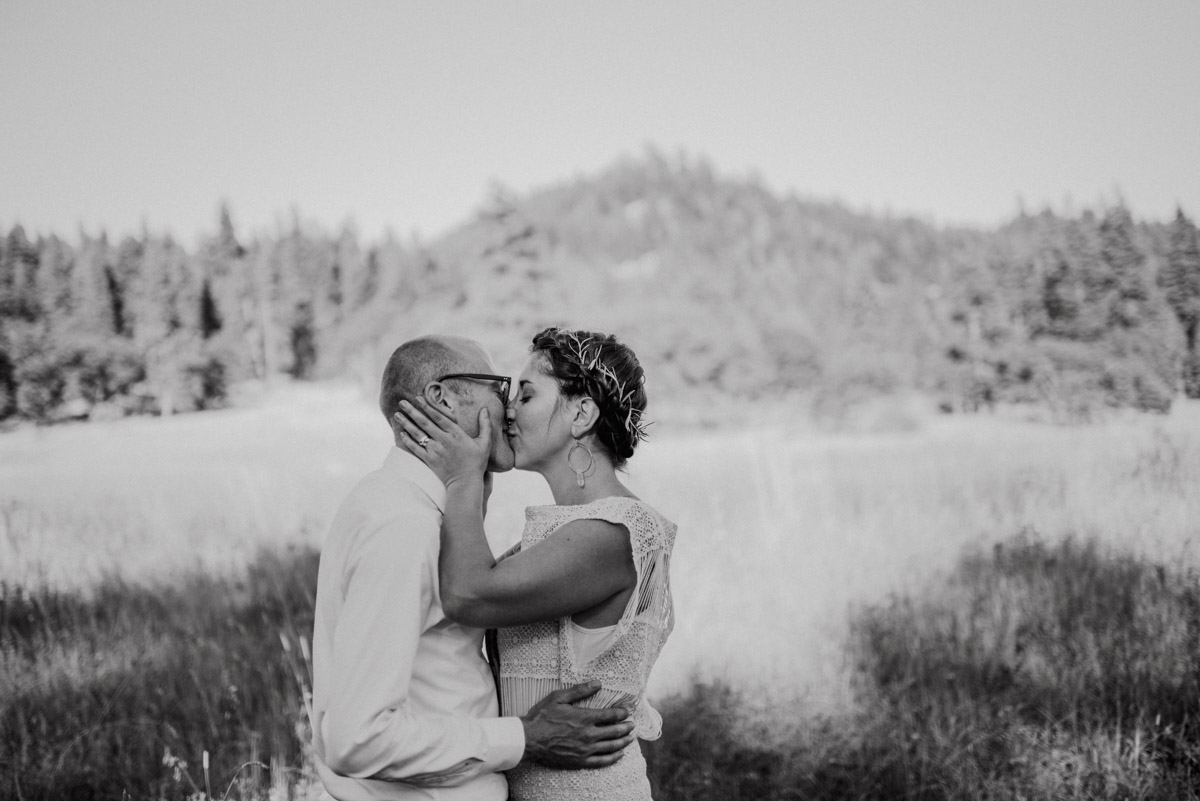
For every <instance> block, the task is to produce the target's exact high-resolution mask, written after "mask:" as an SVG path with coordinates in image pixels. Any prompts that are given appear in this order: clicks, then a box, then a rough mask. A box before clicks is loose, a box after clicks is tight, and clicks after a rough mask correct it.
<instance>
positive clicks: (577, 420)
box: [571, 395, 600, 439]
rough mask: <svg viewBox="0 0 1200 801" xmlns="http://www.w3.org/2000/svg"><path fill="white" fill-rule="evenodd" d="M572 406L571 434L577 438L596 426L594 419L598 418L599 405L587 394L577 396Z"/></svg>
mask: <svg viewBox="0 0 1200 801" xmlns="http://www.w3.org/2000/svg"><path fill="white" fill-rule="evenodd" d="M574 406H575V414H574V416H573V417H572V418H571V436H573V437H575V438H576V439H579V438H580V437H582V436H584V435H586V434H588V433H589V432H591V431H592V429H594V428H595V427H596V421H597V420H599V419H600V407H599V406H598V405H596V401H594V400H592V399H591V398H590V397H589V396H587V395H584V396H583V397H582V398H578V399H577V400H576V401H575V403H574Z"/></svg>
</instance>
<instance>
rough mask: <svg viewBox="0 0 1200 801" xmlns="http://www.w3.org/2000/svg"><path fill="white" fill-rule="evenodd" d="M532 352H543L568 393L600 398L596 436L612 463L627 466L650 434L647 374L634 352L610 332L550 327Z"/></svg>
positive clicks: (549, 372)
mask: <svg viewBox="0 0 1200 801" xmlns="http://www.w3.org/2000/svg"><path fill="white" fill-rule="evenodd" d="M529 352H530V353H533V354H535V355H536V354H540V355H541V356H542V357H543V363H544V366H545V369H544V371H543V372H545V373H546V374H547V375H549V376H550V377H551V378H553V379H554V380H555V381H556V382H557V383H558V388H559V391H561V392H562V394H563V396H564V397H567V398H580V397H583V396H584V395H586V396H588V397H590V398H591V399H592V400H594V401H595V402H596V406H597V407H598V408H599V410H600V416H599V418H598V419H597V420H596V426H595V428H594V429H593V432H594V433H595V435H596V439H597V440H598V441H599V443H600V446H601V447H602V448H603V449H604V451H605V453H606V454H607V455H608V457H609V459H610V460H611V461H612V463H613V467H615V468H618V469H619V468H621V467H624V466H625V462H626V461H627V460H628V459H629V457H630V456H633V451H634V449H635V448H636V447H637V444H638V441H639V440H643V439H645V438H646V429H645V424H644V423H643V422H642V413H643V412H644V411H645V410H646V387H645V381H646V374H645V373H644V372H643V371H642V365H641V364H639V363H638V359H637V356H635V355H634V353H633V351H632V350H630V349H629V348H628V347H627V346H625V345H622V344H621V343H620V342H618V341H617V338H616V337H614V336H612V335H611V334H598V333H595V332H592V331H566V330H563V329H561V328H547V329H546V330H545V331H542V332H541V333H540V334H538V335H537V336H535V337H534V338H533V346H532V347H531V348H530V349H529Z"/></svg>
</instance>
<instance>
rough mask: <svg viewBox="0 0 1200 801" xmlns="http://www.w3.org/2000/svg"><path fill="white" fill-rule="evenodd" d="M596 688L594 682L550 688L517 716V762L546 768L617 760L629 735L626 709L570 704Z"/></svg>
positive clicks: (630, 728)
mask: <svg viewBox="0 0 1200 801" xmlns="http://www.w3.org/2000/svg"><path fill="white" fill-rule="evenodd" d="M599 690H600V682H598V681H593V682H589V683H587V684H577V685H575V686H574V687H568V688H567V689H565V690H555V691H554V692H552V693H550V694H549V695H547V696H546V697H545V698H543V699H542V700H541V701H539V702H538V703H537V704H536V705H535V706H534V707H533V708H532V709H530V710H529V712H528V713H526V714H525V715H524V716H523V717H522V718H521V723H522V724H523V725H524V726H525V756H524V757H523V758H522V761H529V762H536V763H538V764H539V765H545V766H546V767H551V768H603V767H607V766H609V765H612V764H613V763H615V762H616V761H617V760H618V759H620V758H621V752H622V750H624V749H625V748H626V747H627V746H628V745H629V744H630V743H632V742H633V739H634V736H633V721H631V720H628V718H629V710H628V709H627V708H626V707H624V706H611V707H607V708H605V709H587V708H584V707H578V706H573V705H572V704H573V703H574V702H575V701H579V700H582V699H584V698H587V697H589V696H592V695H595V694H596V693H597V692H598V691H599Z"/></svg>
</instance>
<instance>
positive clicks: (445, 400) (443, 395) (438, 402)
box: [422, 381, 457, 413]
mask: <svg viewBox="0 0 1200 801" xmlns="http://www.w3.org/2000/svg"><path fill="white" fill-rule="evenodd" d="M422 394H423V395H424V397H425V400H426V401H428V402H429V405H430V406H437V407H438V408H439V409H443V410H445V411H448V412H450V413H453V412H454V408H455V406H456V405H457V404H456V403H455V401H456V398H455V397H454V393H453V392H451V391H450V390H448V389H446V386H445V385H444V384H442V383H441V382H440V381H430V382H429V383H428V384H426V385H425V390H424V392H423V393H422Z"/></svg>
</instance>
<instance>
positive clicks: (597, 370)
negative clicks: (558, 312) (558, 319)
mask: <svg viewBox="0 0 1200 801" xmlns="http://www.w3.org/2000/svg"><path fill="white" fill-rule="evenodd" d="M560 330H561V329H560ZM562 333H563V334H564V335H565V336H566V337H567V338H568V339H569V341H570V343H571V350H572V352H573V354H574V356H575V358H576V359H577V360H578V361H579V365H580V366H581V367H583V369H584V370H587V371H588V372H591V373H594V374H595V375H596V376H597V377H598V378H600V379H602V380H601V383H602V384H604V385H605V388H606V389H608V390H609V391H610V392H612V394H613V396H614V397H616V399H617V405H618V406H620V407H621V408H623V409H625V421H624V422H625V430H626V432H628V433H629V435H630V436H631V437H633V438H634V439H635V440H642V441H644V440H645V439H646V427H647V426H648V425H649V423H644V422H642V411H641V409H635V408H633V396H634V393H635V392H636V390H637V387H634V388H632V389H629V390H628V391H627V390H626V389H625V384H624V382H622V381H621V379H619V378H617V374H616V372H614V371H613V369H612V368H611V367H609V366H608V365H607V364H605V363H604V362H602V361H600V347H599V346H597V347H596V348H595V351H594V352H592V351H590V349H589V347H588V346H589V345H591V344H592V338H591V337H584V338H583V339H580V338H579V337H577V336H576V335H575V333H574V332H573V331H563V332H562ZM645 382H646V376H645V375H643V376H642V378H641V382H640V384H639V386H640V385H641V384H644V383H645Z"/></svg>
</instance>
